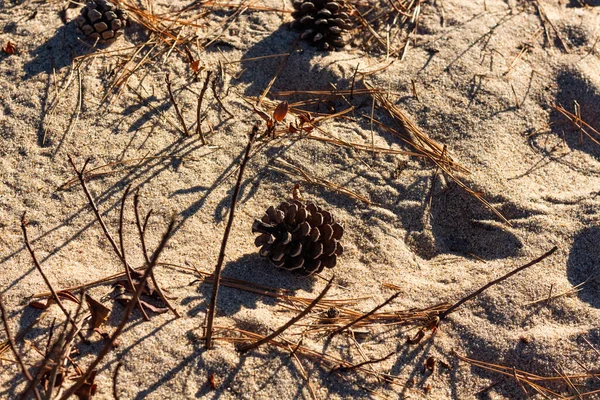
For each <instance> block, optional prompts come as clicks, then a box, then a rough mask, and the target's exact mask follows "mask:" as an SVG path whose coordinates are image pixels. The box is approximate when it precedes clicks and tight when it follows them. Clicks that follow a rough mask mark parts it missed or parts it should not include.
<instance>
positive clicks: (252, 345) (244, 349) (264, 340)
mask: <svg viewBox="0 0 600 400" xmlns="http://www.w3.org/2000/svg"><path fill="white" fill-rule="evenodd" d="M334 278H335V276H332V277H331V279H329V281H328V282H327V285H326V286H325V288H324V289H323V290H322V291H321V293H320V294H319V295H318V296H317V297H316V298H315V299H314V300H313V301H312V302H311V303H310V304H309V305H308V306H306V308H305V309H304V310H303V311H302V312H301V313H299V314H298V315H296V316H295V317H294V318H292V319H290V320H289V321H288V322H287V323H285V324H284V325H283V326H282V327H280V328H279V329H277V330H275V331H274V332H273V333H271V334H270V335H269V336H266V337H264V338H262V339H260V340H258V341H256V342H254V343H250V344H247V345H245V346H242V347H240V349H239V351H240V352H241V353H245V352H247V351H250V350H252V349H255V348H257V347H259V346H261V345H263V344H265V343H267V342H269V341H271V340H272V339H275V338H276V337H277V336H279V335H281V334H282V333H283V332H285V330H286V329H288V328H289V327H290V326H292V325H294V324H295V323H296V322H298V321H300V320H301V319H302V318H303V317H304V316H305V315H307V314H308V313H309V312H310V311H311V310H312V309H313V308H314V307H315V306H316V305H317V304H319V301H321V299H322V298H323V297H325V295H326V294H327V292H328V291H329V289H331V284H332V283H333V279H334Z"/></svg>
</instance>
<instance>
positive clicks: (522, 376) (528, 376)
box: [454, 352, 600, 399]
mask: <svg viewBox="0 0 600 400" xmlns="http://www.w3.org/2000/svg"><path fill="white" fill-rule="evenodd" d="M454 355H455V356H456V358H458V359H459V360H461V361H464V362H466V363H469V364H471V365H473V366H476V367H478V368H483V369H486V370H488V371H492V372H496V373H498V374H502V375H505V376H508V377H512V378H516V379H517V380H518V381H519V382H521V383H523V384H525V385H528V386H530V387H531V388H533V389H534V390H536V391H537V392H538V393H543V394H545V395H548V396H551V397H552V398H560V399H574V398H577V396H570V397H565V396H562V395H561V394H559V393H556V392H555V391H553V390H551V389H549V388H547V387H544V386H542V385H541V384H539V383H541V382H559V381H564V380H565V379H568V380H570V381H574V380H585V379H589V378H592V377H599V376H600V374H572V375H567V374H559V375H558V376H540V375H535V374H532V373H529V372H526V371H521V370H518V369H515V368H514V367H507V366H504V365H499V364H492V363H488V362H484V361H480V360H475V359H473V358H469V357H466V356H463V355H460V354H458V353H456V352H455V353H454ZM598 392H600V390H596V391H591V392H587V393H581V394H580V395H581V396H589V395H591V394H596V393H598Z"/></svg>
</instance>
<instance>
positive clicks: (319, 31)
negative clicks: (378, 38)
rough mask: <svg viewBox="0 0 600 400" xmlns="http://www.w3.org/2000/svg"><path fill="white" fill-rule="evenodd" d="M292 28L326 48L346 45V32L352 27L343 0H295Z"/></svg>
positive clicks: (302, 36)
mask: <svg viewBox="0 0 600 400" xmlns="http://www.w3.org/2000/svg"><path fill="white" fill-rule="evenodd" d="M294 10H295V11H294V12H293V13H292V17H294V22H292V25H291V27H292V29H295V30H299V31H302V34H301V38H302V39H304V40H308V41H309V42H310V43H312V44H313V45H314V46H317V47H320V48H323V49H325V50H332V49H334V48H336V47H344V46H345V45H346V39H345V37H344V36H345V33H346V32H347V30H348V29H350V28H352V23H351V20H350V16H349V15H348V14H347V13H345V12H344V3H343V0H338V1H333V0H294Z"/></svg>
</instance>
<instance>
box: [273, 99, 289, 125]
mask: <svg viewBox="0 0 600 400" xmlns="http://www.w3.org/2000/svg"><path fill="white" fill-rule="evenodd" d="M288 109H289V105H288V102H287V101H283V102H281V103H279V104H278V105H277V107H275V111H273V119H274V120H275V121H277V122H281V121H283V119H284V118H285V116H286V115H287V113H288Z"/></svg>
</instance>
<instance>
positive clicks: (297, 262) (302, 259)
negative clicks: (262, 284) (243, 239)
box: [252, 200, 344, 275]
mask: <svg viewBox="0 0 600 400" xmlns="http://www.w3.org/2000/svg"><path fill="white" fill-rule="evenodd" d="M252 232H253V233H255V232H258V233H260V235H259V236H258V237H257V238H256V240H255V241H254V244H256V246H257V247H260V250H259V254H260V255H261V256H262V257H266V258H268V259H269V261H271V263H272V264H273V265H275V266H276V267H278V268H284V269H287V270H290V271H294V272H297V273H300V274H302V275H312V274H314V273H318V272H321V271H322V270H323V268H333V267H335V264H336V262H337V256H339V255H341V254H342V253H343V252H344V248H343V247H342V244H341V243H340V242H339V241H340V239H341V238H342V235H343V234H344V228H343V227H342V225H340V224H339V223H337V222H335V219H334V217H333V215H332V214H331V213H330V212H328V211H324V210H323V209H321V207H318V206H316V205H314V204H312V203H309V204H307V205H304V204H303V203H301V202H300V201H297V200H290V201H289V202H285V201H284V202H282V203H281V204H280V205H279V206H278V207H277V208H275V207H273V206H271V207H269V209H268V210H267V211H266V212H265V215H264V216H263V217H262V219H261V220H258V219H257V220H255V221H254V224H253V225H252Z"/></svg>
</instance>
